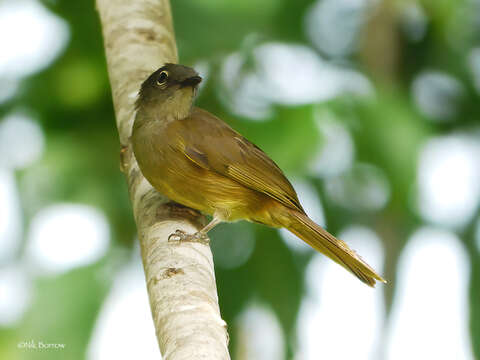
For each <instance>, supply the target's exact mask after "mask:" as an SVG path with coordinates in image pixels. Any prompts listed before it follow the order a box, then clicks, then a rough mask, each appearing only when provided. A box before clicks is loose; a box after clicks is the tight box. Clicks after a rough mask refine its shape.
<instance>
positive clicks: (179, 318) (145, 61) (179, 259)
mask: <svg viewBox="0 0 480 360" xmlns="http://www.w3.org/2000/svg"><path fill="white" fill-rule="evenodd" d="M97 9H98V11H99V13H100V20H101V23H102V28H103V37H104V42H105V50H106V56H107V65H108V72H109V76H110V83H111V87H112V94H113V103H114V107H115V113H116V119H117V127H118V131H119V135H120V141H121V143H122V145H124V146H127V148H126V149H127V150H126V151H125V152H124V156H123V157H122V168H123V171H124V172H125V174H126V177H127V182H128V188H129V192H130V199H131V202H132V206H133V213H134V216H135V220H136V223H137V228H138V234H139V239H140V244H141V251H142V260H143V266H144V270H145V277H146V282H147V290H148V295H149V298H150V306H151V310H152V316H153V320H154V324H155V329H156V335H157V339H158V343H159V345H160V350H161V353H162V355H163V358H164V359H168V360H186V359H189V360H192V359H208V360H215V359H222V360H224V359H230V356H229V354H228V346H227V344H228V334H227V330H226V323H225V322H224V321H223V320H222V318H221V316H220V311H219V306H218V296H217V288H216V283H215V272H214V267H213V259H212V253H211V251H210V248H209V247H208V246H205V245H203V244H197V243H175V242H168V236H169V235H170V234H171V233H173V232H174V231H175V230H177V229H181V230H184V231H186V232H189V233H192V232H195V231H197V229H199V227H200V225H201V222H202V221H204V219H203V217H198V216H195V213H194V212H193V211H186V210H185V209H181V208H178V207H177V206H173V205H170V204H169V203H167V199H165V198H164V197H163V196H161V195H160V194H158V193H157V192H156V191H155V190H154V189H153V188H152V187H151V186H150V184H149V183H148V182H147V181H146V180H145V178H144V177H143V176H142V174H141V172H140V170H139V168H138V164H137V162H136V161H135V158H134V156H133V155H132V152H131V150H129V149H130V146H129V145H130V144H129V137H130V133H131V128H132V124H133V119H134V116H135V114H134V102H135V97H136V95H137V92H138V89H139V87H140V84H141V82H142V81H143V80H145V78H146V77H147V76H148V75H149V74H150V73H151V72H153V71H154V70H156V69H157V68H159V67H160V66H162V65H163V64H164V63H165V62H177V49H176V44H175V36H174V33H173V25H172V18H171V11H170V3H169V1H168V0H97ZM118 316H122V314H118ZM125 326H128V324H125ZM132 331H136V330H135V329H132ZM119 346H121V344H119Z"/></svg>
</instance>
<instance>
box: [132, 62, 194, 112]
mask: <svg viewBox="0 0 480 360" xmlns="http://www.w3.org/2000/svg"><path fill="white" fill-rule="evenodd" d="M201 81H202V78H201V77H200V76H199V75H198V73H197V72H196V71H195V70H194V69H192V68H190V67H188V66H183V65H179V64H170V63H167V64H165V65H164V66H162V67H161V68H160V69H158V70H157V71H155V72H154V73H152V74H151V75H150V76H149V77H148V78H147V80H145V81H144V82H143V84H142V86H141V88H140V92H139V94H138V98H137V101H136V103H135V105H136V108H137V109H141V108H145V107H149V108H157V107H158V108H159V109H161V110H162V112H165V113H167V114H169V113H170V112H172V115H176V116H175V117H178V116H181V114H184V113H185V112H189V111H190V108H191V107H192V103H193V99H194V97H195V93H196V89H197V86H198V84H199V83H200V82H201ZM174 113H175V114H174ZM177 113H178V114H177Z"/></svg>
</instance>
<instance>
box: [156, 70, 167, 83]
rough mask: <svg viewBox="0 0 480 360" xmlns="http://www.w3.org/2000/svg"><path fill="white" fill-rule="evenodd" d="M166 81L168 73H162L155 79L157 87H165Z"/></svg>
mask: <svg viewBox="0 0 480 360" xmlns="http://www.w3.org/2000/svg"><path fill="white" fill-rule="evenodd" d="M167 79H168V72H166V71H162V72H161V73H160V75H158V78H157V85H165V83H166V82H167Z"/></svg>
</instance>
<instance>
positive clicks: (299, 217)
mask: <svg viewBox="0 0 480 360" xmlns="http://www.w3.org/2000/svg"><path fill="white" fill-rule="evenodd" d="M201 81H202V78H201V77H200V76H199V74H198V73H197V72H196V71H195V70H194V69H193V68H191V67H188V66H184V65H180V64H173V63H166V64H164V65H163V66H162V67H160V68H159V69H158V70H156V71H154V72H153V73H152V74H150V75H149V76H148V78H147V79H146V80H145V81H144V82H143V83H142V85H141V87H140V90H139V93H138V96H137V98H136V101H135V111H136V115H135V119H134V123H133V128H132V134H131V137H130V140H131V144H132V149H133V153H134V155H135V158H136V160H137V162H138V165H139V168H140V170H141V172H142V174H143V175H144V177H145V178H146V179H147V180H148V182H149V183H150V184H151V185H152V186H153V187H154V188H155V189H156V190H157V191H159V192H160V193H162V194H163V195H165V196H167V197H168V198H169V199H170V200H171V201H173V202H175V203H178V204H180V205H183V206H185V207H188V208H192V209H194V210H197V211H199V212H201V213H204V214H206V215H210V216H211V217H212V220H211V221H210V222H209V223H208V224H207V225H206V226H205V227H203V228H202V229H201V230H199V231H198V232H196V233H194V234H187V233H185V232H183V231H181V230H177V231H176V232H175V233H174V234H172V235H171V236H170V237H169V240H171V241H192V242H199V243H206V242H208V238H207V236H206V234H207V232H208V231H209V230H211V229H212V228H213V227H214V226H216V225H218V224H219V223H221V222H235V221H239V220H247V221H250V222H255V223H260V224H264V225H267V226H270V227H273V228H286V229H287V230H289V231H290V232H291V233H293V234H295V235H296V236H297V237H299V238H300V239H302V240H303V241H305V242H306V243H307V244H309V245H310V246H311V247H312V248H314V249H315V250H317V251H319V252H320V253H322V254H324V255H326V256H327V257H329V258H330V259H332V260H333V261H335V262H336V263H338V264H340V265H341V266H343V267H344V268H345V269H347V270H348V271H350V272H351V273H352V274H354V275H355V276H356V277H357V278H358V279H360V280H361V281H362V282H364V283H366V284H367V285H369V286H372V287H373V286H374V285H375V284H376V281H380V282H386V281H385V280H384V279H383V278H382V277H381V276H380V275H378V274H377V273H376V272H375V270H373V269H372V268H371V267H370V266H369V265H368V264H367V263H366V262H365V261H364V260H362V258H361V257H360V256H359V255H357V253H356V252H355V251H353V250H352V249H350V248H349V247H348V245H347V244H346V243H345V242H344V241H342V240H340V239H337V238H336V237H334V236H333V235H331V234H330V233H329V232H327V231H326V230H325V229H323V228H322V227H321V226H319V225H318V224H316V223H315V222H314V221H313V220H311V219H310V218H309V217H308V215H307V214H306V212H305V210H304V209H303V207H302V205H301V204H300V202H299V200H298V196H297V193H296V192H295V190H294V188H293V186H292V184H291V183H290V182H289V181H288V179H287V178H286V176H285V175H284V174H283V172H282V170H281V169H280V168H279V167H278V166H277V165H276V164H275V162H274V161H273V160H272V159H270V158H269V157H268V156H267V155H266V154H265V153H264V152H263V151H262V150H261V149H260V148H259V147H258V146H256V145H255V144H253V143H252V142H250V141H248V140H247V139H246V138H244V137H243V136H242V135H241V134H239V133H238V132H237V131H235V130H234V129H233V128H231V127H230V126H229V125H228V124H227V123H225V122H224V121H222V120H221V119H219V118H218V117H216V116H214V115H213V114H211V113H209V112H208V111H206V110H203V109H201V108H199V107H196V106H194V100H195V97H196V93H197V90H198V86H199V84H200V82H201Z"/></svg>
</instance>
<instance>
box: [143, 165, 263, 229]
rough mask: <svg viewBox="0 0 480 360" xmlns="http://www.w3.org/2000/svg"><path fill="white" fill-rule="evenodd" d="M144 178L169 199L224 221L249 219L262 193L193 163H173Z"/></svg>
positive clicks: (255, 209) (261, 202)
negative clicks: (155, 174) (154, 174)
mask: <svg viewBox="0 0 480 360" xmlns="http://www.w3.org/2000/svg"><path fill="white" fill-rule="evenodd" d="M169 165H170V166H167V167H164V166H163V167H162V170H163V171H161V174H160V172H159V173H157V175H160V176H152V177H150V178H149V177H148V175H147V174H145V175H146V176H147V179H148V180H149V181H150V183H151V184H152V185H153V186H154V187H155V188H156V189H157V190H158V191H159V192H161V193H162V194H164V195H166V196H167V197H168V198H169V199H171V200H173V201H175V202H177V203H179V204H182V205H185V206H188V207H191V208H193V209H196V210H199V211H201V212H203V213H205V214H208V215H212V216H213V215H214V214H215V215H216V216H219V217H220V218H222V219H223V220H224V221H237V220H242V219H245V220H251V219H252V220H253V218H254V217H255V216H254V215H253V214H255V213H257V212H258V211H260V210H261V208H262V206H263V205H264V203H265V200H266V199H265V195H263V194H261V193H259V192H257V191H254V190H251V189H249V188H247V187H245V186H243V185H241V184H239V183H237V182H236V181H234V180H231V179H229V178H227V177H225V176H223V175H220V174H217V173H215V172H213V171H208V170H205V169H203V168H200V167H199V166H196V165H195V164H193V163H192V164H190V163H189V162H188V161H187V162H185V163H182V162H177V163H176V164H175V165H173V164H169Z"/></svg>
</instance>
